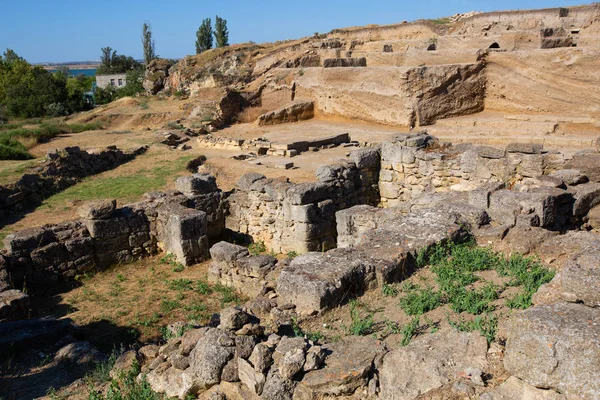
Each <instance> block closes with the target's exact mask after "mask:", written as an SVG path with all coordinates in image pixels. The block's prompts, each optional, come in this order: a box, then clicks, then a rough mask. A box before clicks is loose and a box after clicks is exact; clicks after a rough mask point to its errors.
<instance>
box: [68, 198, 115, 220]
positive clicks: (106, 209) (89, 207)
mask: <svg viewBox="0 0 600 400" xmlns="http://www.w3.org/2000/svg"><path fill="white" fill-rule="evenodd" d="M116 207H117V201H116V200H114V199H113V200H95V201H90V202H88V203H85V204H84V205H82V206H81V207H79V208H78V209H77V213H78V214H79V216H80V217H81V218H83V219H108V218H110V216H111V215H112V213H113V212H114V211H115V208H116Z"/></svg>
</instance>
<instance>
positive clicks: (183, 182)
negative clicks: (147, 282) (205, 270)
mask: <svg viewBox="0 0 600 400" xmlns="http://www.w3.org/2000/svg"><path fill="white" fill-rule="evenodd" d="M177 186H178V188H179V189H180V190H182V191H184V193H182V192H170V193H148V194H146V199H145V200H144V201H141V202H139V203H134V204H129V205H126V206H123V207H121V208H115V202H114V201H104V202H95V203H94V204H92V205H91V206H84V207H82V208H81V209H80V215H81V217H82V218H81V219H79V220H75V221H71V222H65V223H61V224H56V225H45V226H42V227H39V228H31V229H26V230H23V231H20V232H17V233H14V234H11V235H8V236H7V237H6V239H5V240H4V245H5V248H4V250H3V257H4V258H3V260H4V261H5V265H6V271H7V275H8V276H9V277H10V281H11V282H12V283H13V284H14V285H15V286H17V287H20V286H22V284H23V282H24V281H26V282H27V286H28V287H30V288H33V289H35V290H41V291H45V290H48V289H51V287H50V286H51V285H48V283H49V282H56V281H59V280H61V279H72V278H74V277H76V276H77V275H81V274H84V273H86V272H89V271H93V270H102V269H105V268H107V267H109V266H111V265H114V264H120V263H130V262H133V261H135V260H138V259H140V258H142V257H144V256H148V255H150V254H155V253H157V252H158V250H159V249H160V248H162V249H163V250H165V251H168V252H172V253H173V254H175V256H176V257H177V260H178V261H179V262H181V263H182V264H183V265H191V264H195V263H197V262H200V261H203V260H205V259H206V258H208V239H209V237H216V236H218V235H219V234H220V233H221V231H222V230H223V228H224V203H223V200H224V194H223V193H222V192H221V191H219V190H218V189H217V186H216V182H215V180H214V178H213V177H211V176H207V175H200V174H198V175H194V176H192V177H184V178H180V179H179V180H178V182H177ZM209 224H210V228H209Z"/></svg>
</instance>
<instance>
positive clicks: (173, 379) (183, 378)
mask: <svg viewBox="0 0 600 400" xmlns="http://www.w3.org/2000/svg"><path fill="white" fill-rule="evenodd" d="M146 379H147V381H148V383H149V384H150V387H151V388H152V390H154V391H155V392H157V393H164V394H166V395H167V397H177V398H179V399H182V400H183V399H185V398H186V397H187V396H188V395H189V394H193V393H196V391H197V390H199V389H202V387H197V386H196V382H195V379H196V378H195V377H194V375H193V374H192V373H191V372H190V371H189V370H187V371H182V370H180V369H177V368H174V367H168V368H167V369H165V370H161V369H154V370H152V371H150V372H149V373H148V374H147V375H146Z"/></svg>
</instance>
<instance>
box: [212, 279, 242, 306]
mask: <svg viewBox="0 0 600 400" xmlns="http://www.w3.org/2000/svg"><path fill="white" fill-rule="evenodd" d="M214 290H215V292H217V293H220V294H221V305H224V304H229V303H238V302H239V301H240V298H239V297H238V295H237V294H236V293H235V290H234V289H233V288H231V287H229V286H224V285H221V284H217V285H215V287H214Z"/></svg>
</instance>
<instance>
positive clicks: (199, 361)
mask: <svg viewBox="0 0 600 400" xmlns="http://www.w3.org/2000/svg"><path fill="white" fill-rule="evenodd" d="M234 353H235V335H233V334H231V333H229V332H227V331H224V330H221V329H216V328H213V329H209V330H208V331H207V332H206V333H205V334H204V336H203V337H202V340H200V341H199V342H198V344H197V345H196V347H195V348H194V350H192V352H191V353H190V372H191V373H192V374H193V375H194V380H195V382H196V386H197V388H198V389H199V390H206V389H208V388H210V387H211V386H214V385H217V384H218V383H219V382H220V381H221V373H222V372H223V368H224V367H225V365H226V364H227V362H228V361H229V360H230V359H231V358H233V355H234Z"/></svg>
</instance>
